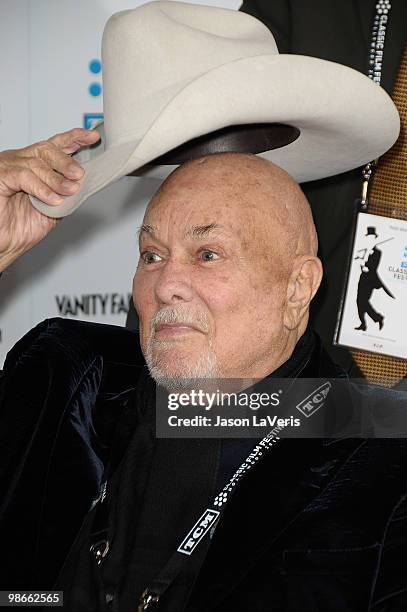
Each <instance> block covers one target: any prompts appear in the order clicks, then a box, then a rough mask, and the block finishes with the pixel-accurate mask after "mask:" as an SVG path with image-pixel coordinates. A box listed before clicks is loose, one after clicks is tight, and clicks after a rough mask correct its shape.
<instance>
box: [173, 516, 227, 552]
mask: <svg viewBox="0 0 407 612" xmlns="http://www.w3.org/2000/svg"><path fill="white" fill-rule="evenodd" d="M219 514H220V513H219V512H218V511H217V510H209V509H208V510H205V512H204V513H203V515H202V516H201V517H200V518H199V519H198V520H197V522H196V523H195V525H194V526H193V527H192V529H191V531H190V532H189V533H188V535H187V536H186V538H185V539H184V540H183V541H182V542H181V544H180V545H179V547H178V548H177V551H178V552H180V553H183V554H184V555H190V554H191V553H193V552H194V550H195V548H196V547H197V546H198V544H199V542H200V541H201V540H202V538H203V537H204V536H205V535H206V534H207V533H208V531H209V530H210V528H211V527H212V525H214V523H215V522H216V519H217V518H218V516H219Z"/></svg>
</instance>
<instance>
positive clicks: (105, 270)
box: [0, 0, 240, 364]
mask: <svg viewBox="0 0 407 612" xmlns="http://www.w3.org/2000/svg"><path fill="white" fill-rule="evenodd" d="M142 3H143V2H141V1H138V0H133V2H131V1H125V0H86V1H84V0H69V1H68V2H67V1H66V0H0V150H4V149H10V148H17V147H22V146H26V145H28V144H31V143H33V142H35V141H37V140H41V139H44V138H47V137H49V136H51V135H52V134H55V133H56V132H61V131H64V130H68V129H70V128H72V127H75V126H84V120H85V114H88V115H90V118H89V120H92V115H94V116H95V118H97V115H98V114H100V113H101V112H102V95H96V96H95V95H92V94H91V92H90V88H91V90H92V91H93V92H94V93H97V91H98V89H101V87H102V73H101V72H97V71H96V72H92V70H91V68H90V65H91V62H92V60H98V59H99V58H100V43H101V37H102V31H103V27H104V25H105V23H106V21H107V19H108V18H109V17H110V15H111V14H112V13H114V12H116V11H120V10H124V9H128V8H134V7H136V6H138V5H140V4H142ZM197 3H199V4H207V5H215V6H224V7H225V8H232V9H237V8H238V6H239V5H240V1H239V0H215V1H212V0H205V1H203V2H197ZM96 69H97V63H96ZM158 185H159V183H158V181H155V180H153V179H137V178H133V177H125V178H123V179H121V180H120V181H119V182H118V183H116V184H114V185H111V186H110V187H108V188H106V189H104V190H103V191H101V192H100V193H99V194H97V195H96V196H94V197H92V198H90V199H89V200H88V201H87V203H86V204H84V205H83V206H82V207H81V208H80V209H79V210H78V211H76V212H75V213H74V214H73V215H71V216H70V217H68V218H66V219H64V220H63V221H62V222H61V223H60V224H59V225H58V227H57V228H56V229H55V230H54V231H53V232H52V233H51V234H50V235H49V236H48V238H47V239H46V240H45V241H44V242H43V243H41V244H40V245H38V246H37V247H35V249H33V250H32V251H30V252H29V253H27V254H26V255H25V256H24V257H22V258H21V259H20V260H18V261H17V262H15V263H14V264H13V265H12V266H10V268H8V270H6V272H5V273H4V274H3V276H2V278H1V280H0V287H1V290H0V364H1V363H2V362H3V359H4V357H5V355H6V353H7V351H8V350H9V348H11V346H12V345H13V344H14V342H15V341H16V340H18V339H19V338H20V337H21V336H22V335H23V334H24V333H25V332H26V331H28V330H29V329H31V327H33V325H35V324H36V323H38V322H40V321H42V320H43V319H45V318H48V317H54V316H67V317H70V318H80V319H85V320H89V321H100V322H105V323H114V324H117V325H123V324H124V322H125V319H126V311H127V306H128V301H129V299H130V293H131V282H132V277H133V274H134V271H135V269H136V266H137V260H138V250H137V236H136V234H137V228H138V226H139V225H140V223H141V220H142V216H143V213H144V209H145V206H146V203H147V202H148V200H149V198H150V197H151V195H152V194H153V193H154V191H155V190H156V189H157V187H158Z"/></svg>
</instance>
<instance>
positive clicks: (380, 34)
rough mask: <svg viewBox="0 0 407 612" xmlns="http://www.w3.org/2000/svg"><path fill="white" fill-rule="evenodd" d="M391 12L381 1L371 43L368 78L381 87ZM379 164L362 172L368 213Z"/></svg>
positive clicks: (363, 203)
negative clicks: (373, 180)
mask: <svg viewBox="0 0 407 612" xmlns="http://www.w3.org/2000/svg"><path fill="white" fill-rule="evenodd" d="M390 11H391V4H390V0H379V1H378V3H377V5H376V15H375V18H374V22H373V28H372V36H371V41H370V52H369V68H368V72H367V76H368V77H369V78H370V79H372V81H374V82H375V83H377V84H378V85H380V83H381V80H382V66H383V55H384V42H385V40H386V29H387V22H388V20H389V14H390ZM377 164H378V160H377V159H375V160H373V161H371V162H369V163H368V164H366V166H365V167H364V168H363V170H362V177H363V183H362V197H361V201H360V205H361V209H362V210H364V211H366V210H367V204H368V195H367V194H368V188H369V181H370V179H371V177H372V174H373V171H374V170H375V168H376V166H377Z"/></svg>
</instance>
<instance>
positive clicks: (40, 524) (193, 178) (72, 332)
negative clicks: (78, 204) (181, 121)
mask: <svg viewBox="0 0 407 612" xmlns="http://www.w3.org/2000/svg"><path fill="white" fill-rule="evenodd" d="M96 138H97V136H96V135H95V133H94V132H92V131H90V132H87V131H84V130H74V131H71V132H67V133H65V134H61V135H57V136H55V137H53V138H52V139H50V141H47V142H45V143H39V144H36V145H32V146H31V147H28V148H26V149H22V150H20V151H12V152H4V153H1V154H0V186H1V187H0V188H1V198H0V207H1V210H0V213H1V215H0V219H1V228H0V229H1V235H2V241H3V242H2V257H1V260H0V262H1V268H2V269H4V268H5V267H6V266H7V265H8V264H9V263H10V262H11V261H12V260H14V259H15V258H16V257H17V256H19V255H20V254H21V253H22V252H24V251H26V250H27V249H28V248H29V247H30V246H32V245H33V244H34V243H36V242H38V240H40V239H41V238H42V237H43V236H44V235H45V234H47V232H48V231H49V230H50V229H51V228H52V226H53V225H54V221H51V220H50V219H48V218H47V217H43V216H42V215H41V213H39V212H38V211H34V209H32V208H31V205H30V203H29V200H28V196H27V195H26V194H27V193H30V194H34V195H38V194H41V196H42V198H43V199H44V200H45V201H47V202H48V203H50V204H54V205H57V202H56V200H57V198H58V194H61V193H73V192H74V191H75V190H76V189H77V184H78V182H79V181H80V180H81V177H82V171H81V169H80V167H79V165H78V164H77V162H75V161H73V160H71V158H69V156H68V155H67V154H68V153H69V152H71V151H73V150H76V149H77V148H79V147H80V146H81V145H82V144H86V143H90V142H93V141H94V140H96ZM52 168H57V169H58V171H59V173H60V175H58V174H57V173H55V172H54V171H53V170H52ZM316 251H317V237H316V233H315V228H314V225H313V221H312V217H311V214H310V210H309V207H308V204H307V201H306V200H305V198H304V196H303V194H302V192H301V190H300V188H299V187H298V185H297V184H296V183H295V182H294V181H293V180H292V179H291V178H290V176H289V175H288V174H287V173H286V172H285V171H283V170H281V169H280V168H278V167H277V166H275V165H273V164H271V163H270V162H267V161H265V160H261V159H258V158H256V157H255V156H252V155H243V154H220V155H213V156H206V157H202V158H199V159H196V160H194V161H192V162H189V163H186V164H184V165H182V166H181V167H180V168H179V169H178V170H176V171H175V172H174V173H173V174H172V175H171V176H170V177H169V178H168V179H167V180H166V181H165V182H164V183H163V185H162V187H161V188H160V190H159V191H158V192H157V194H156V195H155V196H154V198H153V199H152V201H151V202H150V204H149V206H148V208H147V211H146V214H145V218H144V222H143V226H142V228H141V232H140V261H139V265H138V269H137V272H136V275H135V278H134V302H135V305H136V308H137V311H138V314H139V317H140V344H141V351H142V353H143V355H144V357H145V360H146V363H147V366H148V371H149V373H148V372H147V370H146V368H145V366H144V361H143V358H142V356H141V354H140V351H139V350H138V338H137V335H136V334H135V333H134V332H130V331H127V330H124V329H119V328H113V327H111V326H102V325H97V324H89V323H80V322H73V321H62V320H51V321H48V322H45V323H43V324H41V325H40V326H38V327H37V328H36V329H35V330H32V331H31V332H30V333H29V334H28V335H27V336H26V337H25V338H23V339H22V340H21V341H20V342H19V343H18V344H17V345H16V347H14V349H13V350H12V351H11V352H10V354H9V357H8V359H7V362H6V364H5V369H4V373H3V379H2V396H1V397H2V408H3V411H2V414H3V416H2V431H3V432H5V436H4V443H3V455H4V456H5V459H4V461H3V462H2V467H3V473H2V490H3V492H5V499H4V504H3V514H2V521H3V522H2V550H3V558H4V559H5V560H6V565H7V568H5V570H3V573H2V588H3V589H18V590H22V589H31V590H33V589H40V588H42V589H49V588H51V587H52V586H54V588H58V589H61V590H63V592H64V607H65V609H67V610H72V611H73V610H75V612H81V611H85V610H86V611H90V610H120V611H127V610H135V609H136V608H137V606H138V608H137V609H138V610H140V611H143V610H150V609H152V610H154V609H157V610H168V611H175V610H176V611H181V610H187V611H190V612H198V611H200V612H204V611H205V612H207V611H209V610H218V611H226V610H234V611H247V610H250V611H258V612H260V611H261V612H264V611H266V610H270V611H271V610H273V611H274V610H276V611H277V610H278V611H289V612H294V611H298V610H304V611H309V612H311V611H312V612H314V611H315V610H316V609H321V610H324V612H329V611H331V610H332V611H334V610H335V611H338V610H341V611H344V612H345V611H350V610H354V611H358V612H359V611H362V610H377V611H379V610H380V611H390V610H402V609H404V607H405V606H406V600H405V592H406V586H407V582H406V578H405V575H404V569H403V568H404V561H405V560H406V553H407V532H406V528H405V515H406V505H405V500H406V493H407V490H406V487H407V485H406V479H405V470H406V466H407V445H406V444H405V442H404V441H397V440H394V441H392V440H363V439H357V438H346V439H342V440H325V439H302V440H288V439H281V440H278V441H277V443H276V444H273V445H269V446H267V444H265V443H264V444H263V446H259V445H256V441H255V440H253V439H252V440H250V439H246V440H243V439H231V440H219V439H215V438H214V439H209V440H199V439H180V440H177V439H173V440H169V439H157V438H156V437H155V415H154V412H155V411H154V397H155V386H154V382H153V379H154V380H155V381H156V382H158V383H160V382H162V383H164V384H166V385H168V386H169V387H173V388H179V387H180V386H181V387H182V384H183V381H184V379H185V378H187V379H189V380H190V379H191V378H201V379H205V378H210V379H211V378H250V379H265V378H267V377H271V378H273V377H278V378H290V379H294V380H296V379H300V378H317V377H334V376H341V375H342V374H341V373H340V371H339V370H338V369H337V368H336V367H335V366H334V365H333V364H332V363H331V362H330V360H329V358H328V357H327V355H326V354H325V353H324V352H323V349H322V348H321V344H320V342H319V340H318V338H317V337H316V336H315V335H314V334H313V332H312V331H311V330H310V329H309V328H308V327H307V322H308V310H309V305H310V302H311V300H312V298H313V296H314V294H315V292H316V291H317V288H318V285H319V283H320V280H321V275H322V270H321V264H320V261H319V260H318V258H317V257H316ZM333 393H334V391H333ZM259 448H260V449H261V450H260V451H259V450H258V449H259ZM253 449H254V450H253ZM252 451H253V452H252ZM247 457H249V458H252V459H248V460H247V461H245V460H246V458H247ZM243 465H244V466H245V467H244V468H242V469H240V472H239V471H238V470H239V466H243ZM236 474H238V477H236ZM243 474H244V477H242V475H243ZM233 478H235V480H234V483H235V485H236V486H235V487H234V488H233V487H229V488H228V483H230V482H231V479H233ZM106 480H107V485H106V484H105V482H106ZM225 487H226V489H225ZM232 488H233V491H232ZM225 490H229V492H230V494H227V493H224V495H225V501H226V500H227V503H226V505H225V508H224V509H223V510H222V512H221V509H220V506H222V503H223V502H222V503H219V499H218V498H219V495H218V494H219V492H222V491H225ZM217 495H218V498H215V502H214V503H215V505H216V504H217V507H218V508H219V511H218V515H219V517H220V518H219V520H218V521H217V523H216V529H214V528H213V526H212V528H211V529H210V530H209V529H208V528H207V526H205V527H203V526H202V525H203V523H202V517H204V519H205V520H206V521H207V523H208V524H210V520H209V518H208V516H209V517H211V516H213V511H212V515H210V514H209V515H208V510H205V509H208V508H210V507H211V506H210V504H211V502H212V500H213V499H214V497H215V496H217ZM222 495H223V493H222ZM228 495H229V499H227V497H228ZM216 499H218V502H216ZM27 500H29V502H28V501H27ZM92 501H93V503H92ZM90 506H91V509H90V511H89V507H90ZM197 521H198V522H197ZM199 521H200V523H199ZM208 521H209V522H208ZM198 525H199V530H200V531H199V538H201V535H202V538H201V540H200V539H199V538H198V540H199V542H198V540H197V542H198V544H199V545H197V546H195V545H194V548H193V551H192V552H191V551H190V553H188V554H182V550H183V549H182V544H181V543H182V542H184V541H185V536H188V535H189V534H191V533H192V536H190V537H192V538H194V537H196V533H195V532H196V531H197V530H198ZM191 528H192V531H191ZM194 530H195V531H194ZM203 536H205V537H203ZM184 552H185V551H184Z"/></svg>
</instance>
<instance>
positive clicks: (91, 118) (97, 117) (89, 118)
mask: <svg viewBox="0 0 407 612" xmlns="http://www.w3.org/2000/svg"><path fill="white" fill-rule="evenodd" d="M99 121H103V113H84V115H83V127H84V128H86V129H87V130H92V129H93V128H94V127H95V125H96V123H99Z"/></svg>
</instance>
